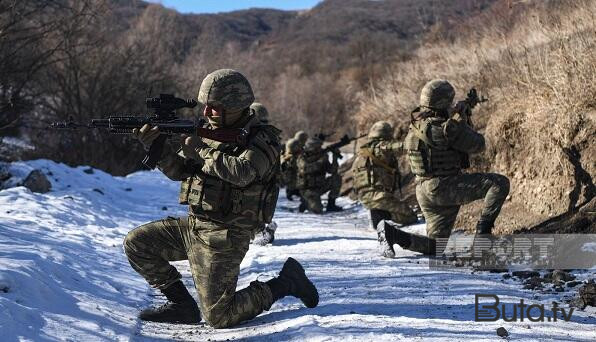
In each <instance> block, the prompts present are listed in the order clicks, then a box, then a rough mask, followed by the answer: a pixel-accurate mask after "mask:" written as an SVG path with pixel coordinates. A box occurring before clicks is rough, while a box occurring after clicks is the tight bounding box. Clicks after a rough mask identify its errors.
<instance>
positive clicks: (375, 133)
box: [368, 121, 393, 139]
mask: <svg viewBox="0 0 596 342" xmlns="http://www.w3.org/2000/svg"><path fill="white" fill-rule="evenodd" d="M368 138H369V139H391V138H393V127H391V124H390V123H389V122H387V121H377V122H375V124H374V125H372V127H371V128H370V130H369V131H368Z"/></svg>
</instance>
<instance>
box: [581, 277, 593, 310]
mask: <svg viewBox="0 0 596 342" xmlns="http://www.w3.org/2000/svg"><path fill="white" fill-rule="evenodd" d="M579 300H580V303H581V305H580V307H581V308H582V309H585V308H586V307H587V306H596V283H594V280H592V281H590V282H589V283H587V284H586V285H584V286H582V287H580V289H579Z"/></svg>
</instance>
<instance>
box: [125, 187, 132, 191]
mask: <svg viewBox="0 0 596 342" xmlns="http://www.w3.org/2000/svg"><path fill="white" fill-rule="evenodd" d="M124 191H132V188H126V189H124Z"/></svg>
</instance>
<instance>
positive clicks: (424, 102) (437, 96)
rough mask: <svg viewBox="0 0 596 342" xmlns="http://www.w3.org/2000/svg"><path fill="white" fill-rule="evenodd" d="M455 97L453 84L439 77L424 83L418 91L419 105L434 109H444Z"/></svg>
mask: <svg viewBox="0 0 596 342" xmlns="http://www.w3.org/2000/svg"><path fill="white" fill-rule="evenodd" d="M454 97H455V89H454V88H453V86H452V85H451V84H450V83H449V82H447V81H445V80H441V79H434V80H432V81H429V82H428V83H426V84H425V85H424V87H423V88H422V91H421V92H420V106H421V107H424V108H429V109H434V110H446V109H448V108H449V107H450V106H451V103H452V102H453V98H454Z"/></svg>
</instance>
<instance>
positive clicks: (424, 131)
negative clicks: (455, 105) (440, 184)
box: [404, 117, 464, 177]
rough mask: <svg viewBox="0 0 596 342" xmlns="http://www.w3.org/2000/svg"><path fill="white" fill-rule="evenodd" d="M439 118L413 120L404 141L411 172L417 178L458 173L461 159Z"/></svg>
mask: <svg viewBox="0 0 596 342" xmlns="http://www.w3.org/2000/svg"><path fill="white" fill-rule="evenodd" d="M445 122H446V120H445V119H442V118H435V117H433V118H426V119H424V120H421V121H413V122H412V123H411V124H410V129H409V131H408V135H407V136H406V139H405V141H404V148H405V149H406V150H407V153H408V160H409V162H410V167H411V169H412V173H413V174H415V175H416V176H420V177H438V176H450V175H456V174H458V173H460V171H461V169H462V166H463V164H464V163H463V160H462V154H461V153H460V152H459V151H456V150H455V149H453V148H451V147H450V146H449V144H448V141H447V138H446V137H445V133H444V127H443V124H444V123H445Z"/></svg>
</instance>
